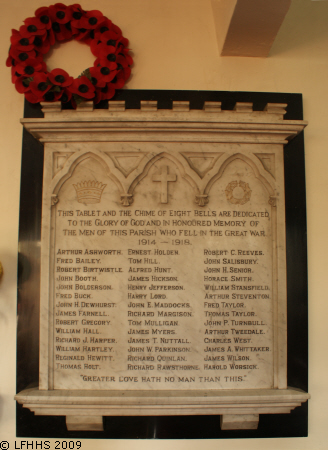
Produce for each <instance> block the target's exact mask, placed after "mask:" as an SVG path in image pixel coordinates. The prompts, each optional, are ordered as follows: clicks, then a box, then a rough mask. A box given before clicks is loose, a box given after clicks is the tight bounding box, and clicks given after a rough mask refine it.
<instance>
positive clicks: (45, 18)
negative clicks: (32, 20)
mask: <svg viewBox="0 0 328 450" xmlns="http://www.w3.org/2000/svg"><path fill="white" fill-rule="evenodd" d="M35 16H36V17H37V18H38V19H40V22H41V23H43V24H44V25H45V27H46V29H47V30H50V28H51V20H50V16H49V8H47V7H45V6H44V7H42V8H38V9H37V10H36V11H35Z"/></svg>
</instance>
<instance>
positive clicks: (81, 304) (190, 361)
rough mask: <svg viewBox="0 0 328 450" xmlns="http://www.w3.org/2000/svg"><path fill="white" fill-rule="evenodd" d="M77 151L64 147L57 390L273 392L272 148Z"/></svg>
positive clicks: (54, 286) (56, 283) (56, 257)
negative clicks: (201, 191) (127, 185)
mask: <svg viewBox="0 0 328 450" xmlns="http://www.w3.org/2000/svg"><path fill="white" fill-rule="evenodd" d="M75 146H76V144H72V145H71V148H70V149H69V152H68V153H67V148H66V153H63V152H62V150H60V146H59V147H58V148H57V147H56V146H55V145H54V147H53V148H54V149H55V151H54V152H53V157H54V158H55V161H56V162H58V161H61V160H60V158H62V165H61V166H60V167H59V169H60V170H59V169H58V173H57V174H55V176H56V177H57V178H58V180H59V179H60V180H61V181H60V183H61V185H60V189H59V190H58V193H57V197H56V199H55V201H54V205H53V207H52V213H51V214H52V217H51V227H52V233H51V239H52V245H51V246H50V248H51V253H50V261H51V263H50V280H49V282H50V314H51V321H50V322H51V323H52V325H51V327H50V333H49V336H50V348H51V352H50V358H49V359H50V368H51V373H52V374H53V379H52V386H53V389H67V388H71V389H115V390H120V389H121V390H127V389H128V390H131V389H141V390H143V389H145V390H147V389H160V390H168V389H254V388H257V389H260V388H263V389H264V388H273V387H274V348H273V347H274V345H273V328H274V312H273V311H274V308H273V299H274V296H275V295H276V292H275V284H274V282H273V280H274V279H275V277H276V273H277V267H276V264H277V255H276V253H275V242H276V241H275V234H276V215H275V214H276V213H275V205H274V202H273V201H272V198H271V197H270V195H271V192H270V188H269V187H268V186H269V183H268V181H267V180H268V179H269V180H274V170H275V153H274V151H272V150H271V153H270V154H266V153H263V154H262V153H261V150H260V149H257V151H258V153H257V154H254V153H251V152H249V154H248V155H246V156H245V154H241V153H238V149H237V148H234V146H233V145H230V146H229V151H227V147H226V146H225V145H224V144H221V146H220V145H214V144H202V146H201V148H200V145H199V144H196V143H192V144H184V145H182V144H180V145H178V144H176V145H174V144H170V143H167V144H161V145H157V144H146V143H145V144H142V143H141V144H138V145H134V144H126V145H123V146H122V147H121V148H119V152H118V149H117V148H116V147H117V146H116V147H115V144H112V145H110V144H103V146H102V147H101V152H100V151H98V150H97V151H96V152H93V151H92V150H93V149H92V146H90V149H89V151H88V152H86V151H84V153H83V156H81V154H80V153H79V152H78V149H77V148H75ZM68 147H69V146H68ZM176 147H178V149H177V148H176ZM263 147H264V152H265V146H263ZM57 150H58V151H57ZM64 163H65V164H64ZM55 166H56V164H55ZM260 171H261V173H264V174H265V176H263V175H261V174H260ZM62 172H65V173H66V175H65V176H64V177H63V175H62ZM116 172H117V173H116ZM115 173H116V174H115ZM118 174H120V175H118ZM61 177H62V178H61ZM120 177H121V178H122V179H123V180H127V179H128V178H129V177H130V179H131V180H132V183H131V186H132V188H131V189H130V190H129V192H128V194H126V195H122V187H121V184H120V181H119V179H120ZM196 183H198V185H199V184H200V183H203V184H204V186H205V184H206V186H207V187H206V190H205V191H204V194H202V195H198V194H199V191H197V188H196ZM270 199H271V200H270ZM51 364H52V365H53V366H52V367H51Z"/></svg>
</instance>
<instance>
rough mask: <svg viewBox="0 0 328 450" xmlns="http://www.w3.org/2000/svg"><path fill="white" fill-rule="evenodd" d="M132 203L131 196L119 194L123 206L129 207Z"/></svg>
mask: <svg viewBox="0 0 328 450" xmlns="http://www.w3.org/2000/svg"><path fill="white" fill-rule="evenodd" d="M132 203H133V194H121V204H122V205H123V206H130V205H132Z"/></svg>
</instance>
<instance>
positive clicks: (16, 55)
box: [9, 47, 36, 65]
mask: <svg viewBox="0 0 328 450" xmlns="http://www.w3.org/2000/svg"><path fill="white" fill-rule="evenodd" d="M9 57H11V58H13V59H14V60H16V61H25V60H26V59H28V58H35V57H36V52H35V51H34V50H32V51H30V52H25V51H21V50H18V49H17V48H15V47H11V48H10V50H9ZM10 65H11V64H10Z"/></svg>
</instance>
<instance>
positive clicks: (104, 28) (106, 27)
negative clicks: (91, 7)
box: [94, 17, 113, 39]
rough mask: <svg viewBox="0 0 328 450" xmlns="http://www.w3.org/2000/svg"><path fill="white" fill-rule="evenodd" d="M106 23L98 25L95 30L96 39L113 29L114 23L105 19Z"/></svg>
mask: <svg viewBox="0 0 328 450" xmlns="http://www.w3.org/2000/svg"><path fill="white" fill-rule="evenodd" d="M104 19H105V20H104V21H103V22H101V23H100V24H98V27H97V28H96V29H95V36H94V37H95V39H99V36H101V35H102V34H103V33H105V32H106V31H110V30H111V29H112V26H113V23H112V21H111V20H109V19H108V18H107V17H104Z"/></svg>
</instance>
